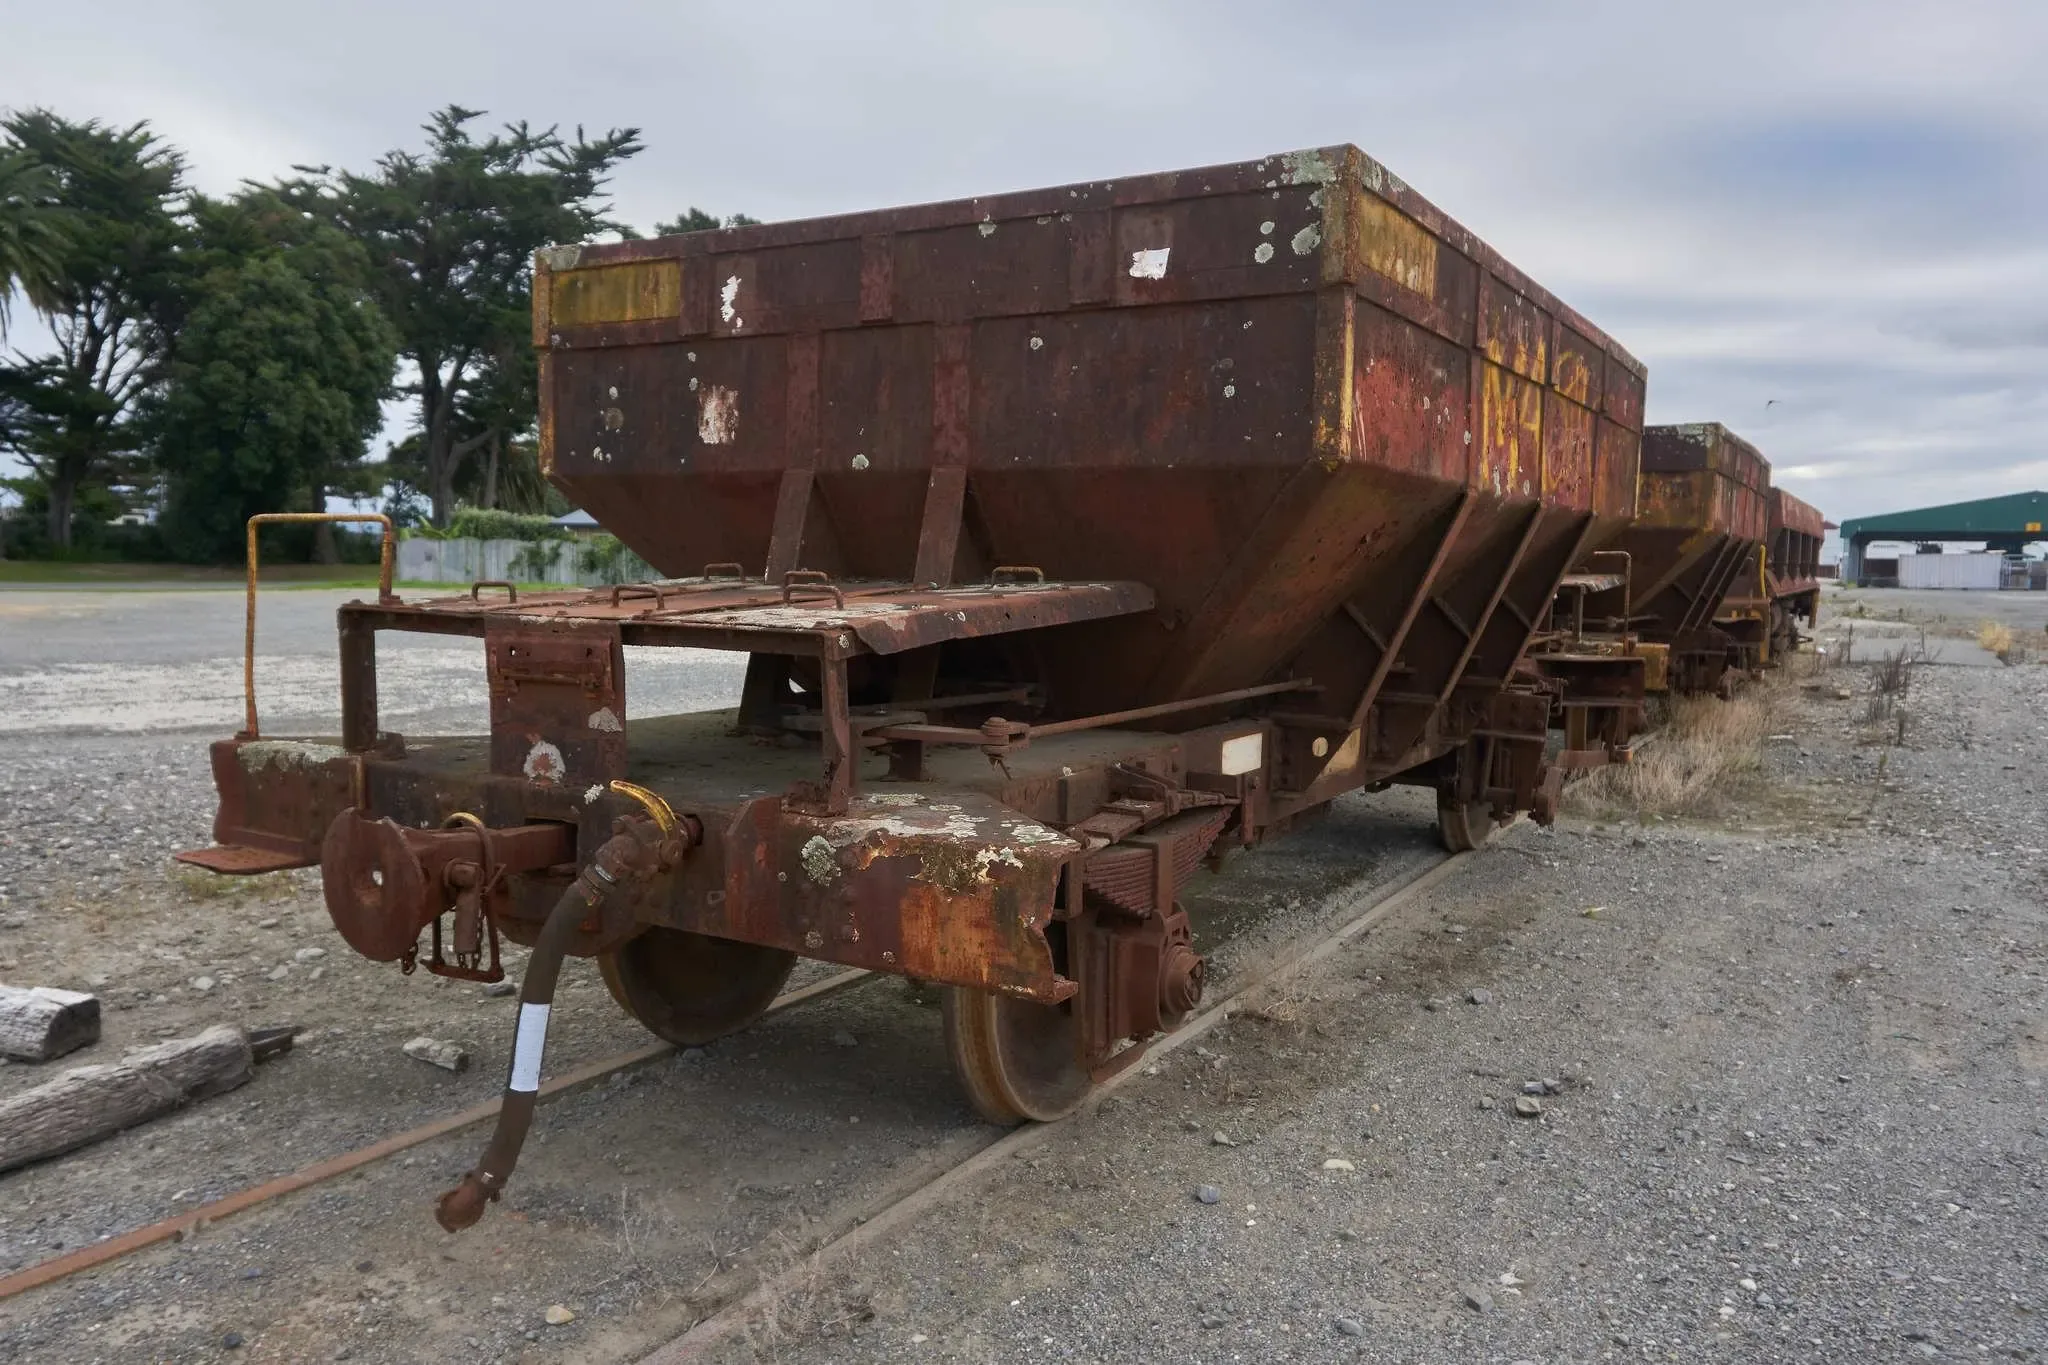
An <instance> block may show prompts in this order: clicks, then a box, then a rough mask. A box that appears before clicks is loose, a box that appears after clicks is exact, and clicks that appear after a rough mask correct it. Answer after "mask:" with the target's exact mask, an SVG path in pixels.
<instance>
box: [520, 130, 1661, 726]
mask: <svg viewBox="0 0 2048 1365" xmlns="http://www.w3.org/2000/svg"><path fill="white" fill-rule="evenodd" d="M663 262H675V263H678V264H677V266H676V269H677V270H679V271H680V275H679V276H674V277H673V278H674V279H679V280H680V283H679V284H677V285H675V286H674V287H673V288H672V287H671V284H672V272H669V271H667V270H666V268H665V267H663V268H660V269H657V267H658V266H659V265H660V263H663ZM627 266H631V267H632V272H630V273H619V272H621V271H622V269H623V268H624V267H627ZM539 267H540V269H539V277H538V279H537V283H536V291H537V293H538V294H540V295H542V296H544V297H546V298H547V299H548V300H549V301H550V302H549V304H548V306H547V308H546V309H545V310H544V311H545V312H546V313H547V321H548V325H547V328H546V340H545V345H546V347H547V350H548V355H549V359H550V362H551V363H550V368H549V374H550V383H551V385H552V389H553V392H552V394H551V396H550V404H551V410H552V412H553V413H554V414H555V417H554V419H553V425H552V428H551V430H552V436H551V438H550V439H551V441H552V449H551V453H550V463H551V467H552V468H553V470H554V475H553V476H554V477H555V479H556V480H557V481H558V482H559V483H561V484H562V486H563V487H564V488H565V490H566V491H568V493H569V494H570V496H571V497H573V498H575V499H576V500H577V501H579V502H580V503H581V504H582V505H584V506H585V507H587V508H589V509H590V510H591V511H592V512H593V513H594V514H596V515H597V516H598V518H599V520H600V521H602V522H603V523H604V524H605V525H606V526H607V528H608V529H610V530H612V531H614V532H616V533H618V534H619V535H620V536H621V537H622V538H623V539H625V540H626V541H627V542H628V543H629V544H631V545H633V546H635V547H636V548H637V549H639V550H640V552H641V553H642V554H643V555H645V556H646V557H647V558H648V559H649V560H650V561H651V562H652V563H654V564H655V565H656V566H657V567H659V568H660V569H661V570H662V571H663V572H665V573H670V574H684V573H690V572H694V571H695V570H696V569H698V568H699V567H700V566H701V565H703V564H705V563H707V562H712V561H721V562H722V561H736V562H738V563H740V564H742V565H743V566H745V567H746V568H747V569H748V570H749V571H756V570H757V569H758V568H759V567H765V566H766V565H767V564H768V561H769V557H770V555H771V553H772V554H773V555H774V556H775V557H776V567H778V568H783V567H798V566H800V567H805V568H818V569H824V570H827V571H829V572H832V573H834V574H835V575H840V576H867V577H878V578H904V577H909V576H911V575H912V574H916V575H917V576H918V578H919V579H920V580H926V579H937V578H938V577H940V576H941V575H942V574H945V573H947V572H951V571H953V570H954V568H955V567H956V566H973V565H985V564H993V563H1020V564H1031V565H1036V566H1039V567H1041V568H1043V569H1044V570H1045V571H1046V573H1047V574H1048V576H1051V577H1055V578H1063V579H1069V580H1079V579H1094V578H1116V579H1125V580H1131V581H1137V582H1143V583H1147V584H1150V585H1151V586H1152V587H1154V589H1155V590H1156V591H1157V593H1158V605H1157V608H1156V610H1155V614H1154V619H1153V620H1152V621H1150V622H1147V623H1144V624H1142V625H1134V624H1132V623H1124V624H1122V625H1119V626H1118V627H1116V628H1115V629H1113V630H1112V629H1081V630H1077V631H1076V632H1074V635H1075V642H1074V643H1071V644H1068V645H1055V646H1054V647H1052V648H1051V649H1049V651H1048V653H1047V658H1046V663H1045V667H1046V668H1047V670H1048V677H1047V682H1048V684H1049V690H1048V695H1049V697H1050V699H1051V702H1052V705H1053V706H1054V708H1055V710H1057V711H1064V712H1069V713H1073V712H1085V711H1088V710H1104V709H1114V708H1117V707H1120V706H1128V705H1132V704H1137V703H1142V702H1146V701H1151V700H1155V699H1157V698H1159V697H1165V696H1176V695H1183V696H1184V695H1198V694H1202V693H1205V692H1208V691H1213V690H1227V689H1228V688H1230V687H1233V686H1238V685H1246V684H1249V683H1252V682H1256V681H1259V680H1261V679H1263V678H1265V677H1267V676H1269V675H1271V674H1273V673H1274V671H1275V670H1276V669H1278V668H1279V667H1280V665H1281V664H1282V663H1283V662H1284V660H1285V659H1286V658H1287V657H1288V655H1289V654H1290V653H1292V652H1294V651H1296V650H1298V649H1299V648H1301V646H1302V645H1303V643H1304V642H1305V641H1306V639H1307V638H1308V637H1309V636H1310V635H1311V634H1312V633H1313V632H1314V631H1315V630H1316V629H1317V628H1318V626H1319V625H1320V624H1321V623H1322V622H1324V621H1326V620H1328V619H1329V617H1330V615H1331V613H1332V612H1334V611H1336V610H1337V609H1338V606H1339V604H1340V603H1342V602H1344V601H1346V600H1348V599H1350V598H1351V597H1353V596H1355V595H1356V594H1357V593H1358V592H1360V591H1363V590H1366V589H1368V588H1369V586H1370V585H1371V584H1373V583H1374V582H1376V581H1379V580H1380V579H1381V578H1382V577H1384V576H1385V575H1387V574H1388V573H1389V572H1392V571H1393V567H1394V566H1395V565H1396V564H1397V563H1399V562H1400V561H1401V557H1402V556H1404V555H1413V554H1425V555H1426V554H1427V553H1429V551H1428V550H1427V549H1426V548H1424V547H1425V546H1426V545H1428V544H1429V541H1428V538H1427V535H1426V527H1427V525H1428V523H1430V522H1431V521H1432V520H1433V519H1434V518H1436V517H1438V516H1439V515H1440V514H1441V513H1442V511H1443V509H1444V508H1446V507H1448V506H1449V505H1450V501H1449V500H1450V498H1451V497H1452V496H1453V495H1454V494H1455V490H1456V489H1457V488H1459V487H1472V488H1475V489H1477V490H1479V491H1481V492H1482V493H1483V494H1484V495H1486V496H1488V497H1490V498H1492V499H1496V500H1500V501H1502V502H1504V503H1509V504H1514V505H1517V506H1527V507H1533V506H1535V505H1536V504H1538V503H1543V504H1547V505H1553V506H1558V507H1564V508H1570V509H1577V510H1584V509H1591V510H1592V511H1593V512H1594V513H1595V514H1596V516H1597V517H1599V518H1601V519H1602V520H1601V522H1600V525H1601V526H1603V527H1604V526H1606V525H1608V524H1609V522H1608V520H1607V519H1610V518H1615V517H1619V516H1622V515H1626V513H1627V512H1628V511H1630V510H1632V509H1633V503H1634V493H1635V488H1634V483H1635V463H1634V455H1635V451H1634V446H1633V436H1634V433H1635V432H1636V431H1637V430H1639V428H1640V425H1641V385H1642V368H1641V366H1640V365H1639V364H1637V363H1636V362H1635V361H1634V360H1633V359H1632V358H1631V357H1629V356H1628V355H1627V354H1626V353H1625V352H1623V351H1622V350H1621V349H1620V348H1619V347H1617V346H1616V345H1615V344H1614V343H1613V342H1612V341H1611V340H1610V339H1608V338H1607V337H1605V336H1604V335H1603V334H1602V333H1601V332H1600V331H1599V330H1598V329H1597V328H1595V327H1594V326H1593V325H1592V324H1591V323H1589V322H1587V321H1586V320H1585V319H1584V318H1582V317H1581V316H1579V315H1578V314H1576V313H1574V312H1573V311H1572V310H1570V309H1569V308H1567V307H1566V306H1565V305H1563V304H1562V303H1560V302H1559V301H1558V300H1557V299H1555V298H1554V297H1552V296H1551V295H1550V294H1548V293H1547V292H1545V291H1544V290H1542V289H1541V288H1540V287H1539V286H1537V285H1536V284H1535V283H1534V282H1533V281H1531V280H1529V279H1528V278H1527V277H1526V276H1524V275H1523V274H1521V273H1520V272H1519V271H1517V270H1515V268H1514V267H1513V266H1511V265H1510V264H1508V263H1507V262H1506V261H1505V260H1503V259H1501V258H1500V256H1499V255H1498V254H1497V253H1496V252H1494V251H1493V250H1492V249H1491V248H1489V247H1487V246H1486V245H1485V244H1484V243H1482V242H1480V241H1478V239H1476V238H1474V237H1473V236H1472V235H1471V234H1470V233H1469V232H1467V231H1466V230H1465V229H1463V228H1462V227H1460V226H1459V225H1458V224H1457V223H1455V222H1454V221H1452V220H1451V219H1449V218H1447V217H1445V216H1444V215H1443V214H1442V213H1441V212H1440V211H1438V210H1437V209H1436V208H1435V207H1434V206H1432V205H1430V204H1429V203H1428V201H1426V200H1424V199H1422V198H1421V197H1420V196H1419V195H1417V194H1416V193H1415V192H1414V191H1413V190H1411V189H1410V188H1409V187H1408V186H1406V185H1405V184H1403V183H1402V182H1401V181H1400V180H1399V179H1398V178H1396V177H1394V176H1392V175H1391V174H1390V173H1388V172H1387V171H1386V170H1385V169H1384V168H1383V167H1381V166H1379V165H1378V163H1376V162H1373V161H1372V160H1371V159H1370V158H1368V157H1366V156H1364V155H1363V154H1362V153H1360V152H1359V151H1357V149H1355V148H1350V147H1333V148H1323V149H1318V150H1315V151H1310V152H1303V153H1297V154H1290V155H1288V156H1285V157H1272V158H1267V159H1266V160H1264V161H1259V162H1246V163H1240V164H1238V165H1234V166H1224V167H1209V168H1204V169H1201V170H1195V171H1185V172H1172V173H1167V174H1163V175H1156V176H1143V177H1137V178H1134V179H1130V180H1124V181H1116V182H1102V183H1096V184H1089V185H1076V186H1064V187H1058V188H1055V189H1049V190H1040V191H1028V192H1024V193H1020V194H1012V195H1002V196H995V197H990V198H984V199H975V200H964V201H955V202H952V203H947V204H936V205H925V206H918V207H913V208H905V209H894V210H886V211H882V212H876V213H865V214H854V215H847V216H844V217H841V218H835V219H823V220H816V221H812V222H807V223H789V224H772V225H763V226H760V227H753V228H746V229H737V230H731V231H720V232H714V233H702V234H692V235H689V236H685V237H679V238H673V239H664V240H661V241H657V242H633V243H620V244H613V245H604V246H589V247H582V248H573V249H564V250H560V251H551V252H546V253H543V254H542V257H541V260H540V262H539ZM605 272H613V273H611V274H606V273H605ZM629 286H630V287H629ZM558 294H559V296H560V299H561V300H562V301H563V303H562V306H561V307H557V306H556V303H555V301H556V299H557V295H558ZM670 297H674V298H676V299H677V300H678V302H677V305H676V315H675V316H674V317H673V318H662V317H656V316H650V315H649V314H650V312H659V308H657V307H656V306H655V304H653V303H650V302H648V300H665V299H668V298H670ZM594 300H612V301H613V302H611V303H609V304H604V305H602V306H600V304H599V303H597V302H593V301H594ZM607 307H608V308H609V309H610V313H611V314H614V315H615V316H601V314H604V312H605V309H606V308H607ZM572 315H573V318H574V321H571V320H570V319H571V317H572ZM941 469H946V470H959V471H961V475H960V478H961V483H960V485H959V487H958V489H957V492H956V491H955V490H954V489H953V486H952V485H950V484H948V485H946V486H945V487H944V488H943V489H942V490H941V491H943V492H945V494H946V497H945V498H943V499H941V500H940V501H939V502H938V503H937V504H934V502H933V497H934V489H939V488H940V485H939V484H937V483H934V482H933V476H934V471H937V470H941ZM792 470H805V471H809V472H810V475H811V479H810V483H809V488H808V492H807V493H804V494H803V495H801V496H799V495H798V494H796V493H794V492H792V491H791V485H789V484H788V483H787V482H786V481H785V480H784V474H785V472H786V471H792ZM956 498H957V507H958V509H959V510H958V520H957V525H956V524H955V523H954V522H953V521H952V519H951V518H952V515H953V514H952V512H951V511H950V509H951V508H952V507H953V506H955V505H956V503H955V499H956ZM935 506H936V507H937V509H938V512H939V514H940V515H939V520H938V521H937V522H936V523H934V519H933V518H934V507H935ZM1512 519H1513V520H1515V521H1516V523H1517V524H1526V514H1520V515H1517V516H1515V517H1513V518H1512ZM778 526H780V527H782V528H783V530H782V532H781V533H780V534H779V535H778V533H777V530H776V528H777V527H778ZM935 535H936V536H937V537H938V538H937V539H934V538H933V537H934V536H935ZM948 535H951V536H953V537H954V539H953V541H952V547H953V553H952V555H951V557H950V562H949V563H946V564H943V565H942V564H941V563H940V560H941V559H945V558H947V557H946V556H945V555H944V553H943V552H944V550H945V548H946V545H947V540H946V537H947V536H948ZM961 571H962V572H965V571H968V570H966V569H964V568H963V569H962V570H961ZM1082 641H1085V642H1086V644H1085V647H1084V645H1083V644H1082V643H1081V642H1082Z"/></svg>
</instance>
